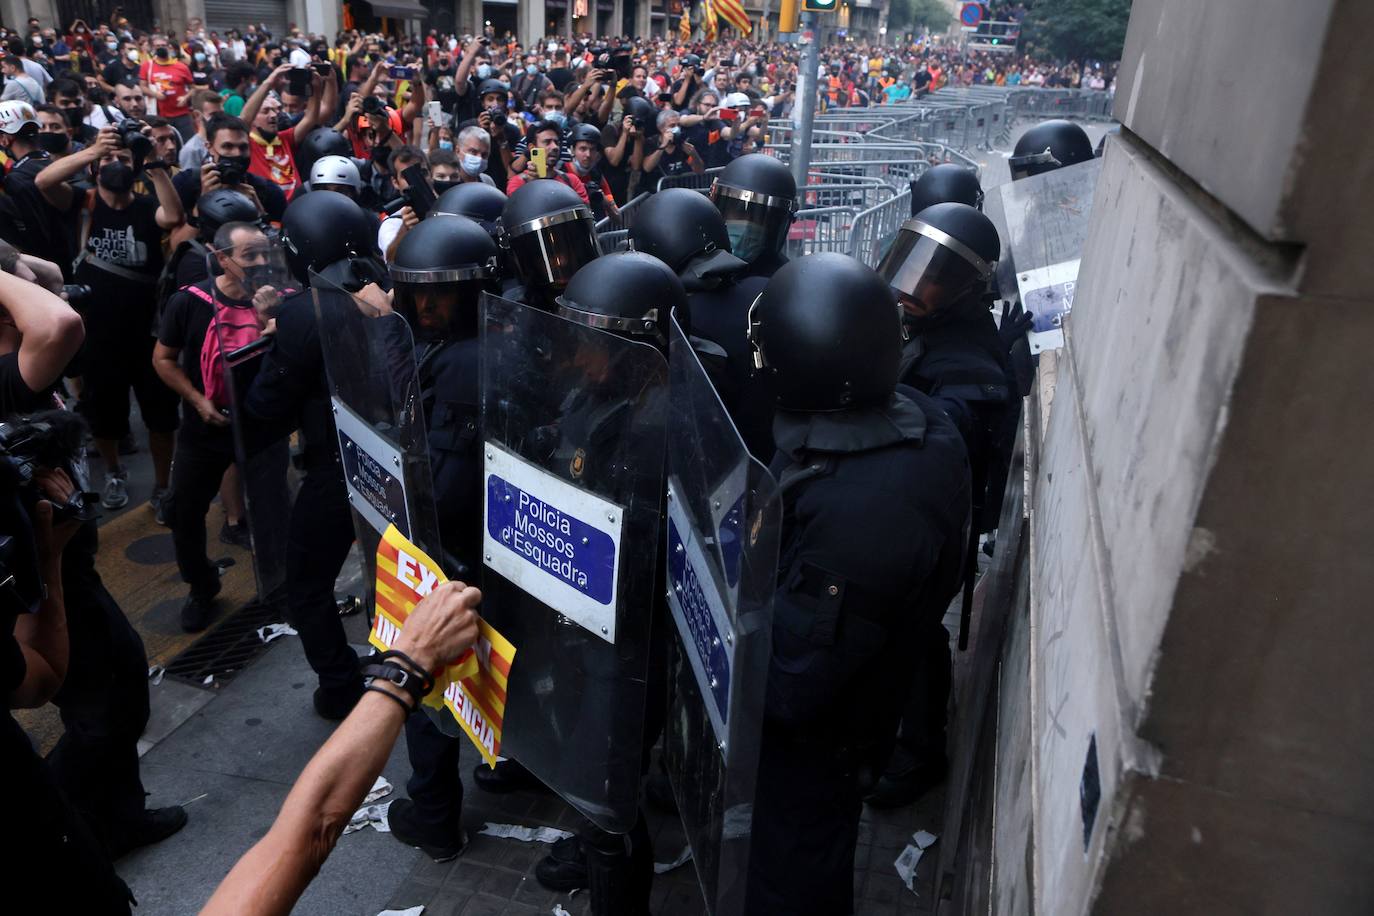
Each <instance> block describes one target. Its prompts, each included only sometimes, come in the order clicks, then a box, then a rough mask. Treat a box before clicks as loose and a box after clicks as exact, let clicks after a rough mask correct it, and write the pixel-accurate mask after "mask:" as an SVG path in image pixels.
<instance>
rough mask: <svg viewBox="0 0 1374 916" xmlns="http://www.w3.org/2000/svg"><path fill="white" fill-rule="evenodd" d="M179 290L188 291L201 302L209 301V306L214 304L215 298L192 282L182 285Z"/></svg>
mask: <svg viewBox="0 0 1374 916" xmlns="http://www.w3.org/2000/svg"><path fill="white" fill-rule="evenodd" d="M181 292H183V293H190V294H191V295H192V296H195V297H196V298H197V299H200V300H201V301H202V302H208V303H210V305H211V306H213V305H214V304H215V298H214V297H213V296H211V295H210V294H209V293H207V292H206V291H205V290H203V289H201V288H200V287H199V286H196V285H195V284H194V283H192V284H191V285H189V286H183V287H182V288H181Z"/></svg>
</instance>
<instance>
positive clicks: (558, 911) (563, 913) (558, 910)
mask: <svg viewBox="0 0 1374 916" xmlns="http://www.w3.org/2000/svg"><path fill="white" fill-rule="evenodd" d="M552 913H553V916H572V913H569V912H568V911H567V910H565V909H563V904H561V903H555V904H554V905H553V910H552Z"/></svg>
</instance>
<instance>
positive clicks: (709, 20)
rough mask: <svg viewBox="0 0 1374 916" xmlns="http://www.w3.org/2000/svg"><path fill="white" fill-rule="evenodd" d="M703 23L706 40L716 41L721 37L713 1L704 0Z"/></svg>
mask: <svg viewBox="0 0 1374 916" xmlns="http://www.w3.org/2000/svg"><path fill="white" fill-rule="evenodd" d="M702 11H703V14H702V17H701V19H702V22H703V23H704V24H705V29H706V40H707V41H715V40H716V38H717V37H718V35H719V27H718V26H717V24H716V9H715V7H714V6H712V5H711V0H702Z"/></svg>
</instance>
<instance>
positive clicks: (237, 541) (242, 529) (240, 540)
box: [219, 522, 253, 550]
mask: <svg viewBox="0 0 1374 916" xmlns="http://www.w3.org/2000/svg"><path fill="white" fill-rule="evenodd" d="M219 540H220V543H221V544H228V545H229V546H230V547H242V548H243V549H244V550H252V549H253V538H252V536H251V535H250V534H249V533H248V523H247V522H239V523H238V524H237V525H231V524H229V523H228V522H225V523H224V526H223V527H222V528H220V529H219Z"/></svg>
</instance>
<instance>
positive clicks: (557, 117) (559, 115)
mask: <svg viewBox="0 0 1374 916" xmlns="http://www.w3.org/2000/svg"><path fill="white" fill-rule="evenodd" d="M544 119H545V120H546V121H552V122H553V123H555V124H557V125H558V126H559V127H562V126H563V125H564V124H565V123H566V122H567V120H568V116H567V115H565V114H563V112H561V111H546V112H544Z"/></svg>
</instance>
